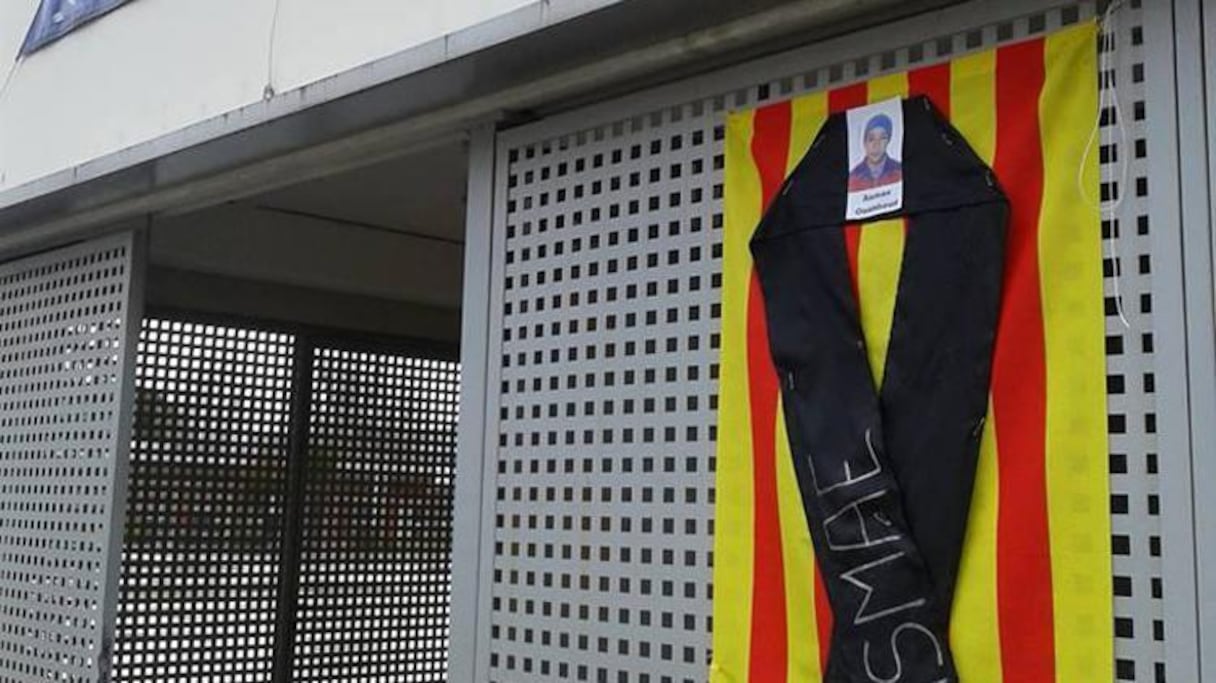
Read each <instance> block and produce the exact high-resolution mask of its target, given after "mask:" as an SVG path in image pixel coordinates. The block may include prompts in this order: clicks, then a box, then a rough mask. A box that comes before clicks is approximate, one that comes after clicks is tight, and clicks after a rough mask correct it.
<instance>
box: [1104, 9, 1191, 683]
mask: <svg viewBox="0 0 1216 683" xmlns="http://www.w3.org/2000/svg"><path fill="white" fill-rule="evenodd" d="M1143 26H1144V17H1143V11H1142V8H1141V7H1140V2H1138V1H1137V2H1131V3H1128V4H1127V5H1125V6H1124V7H1123V8H1122V9H1121V10H1120V11H1119V15H1118V17H1117V23H1116V28H1117V30H1118V35H1111V34H1108V35H1107V36H1106V40H1107V41H1108V42H1107V45H1113V47H1114V48H1115V49H1114V50H1113V51H1112V52H1111V53H1110V55H1111V56H1110V59H1109V65H1108V66H1109V73H1108V74H1107V78H1108V79H1109V80H1108V81H1107V82H1105V83H1103V85H1104V86H1107V87H1109V85H1110V83H1113V84H1114V85H1115V86H1116V87H1117V88H1118V94H1119V98H1120V105H1121V114H1122V118H1123V120H1122V125H1123V130H1124V133H1123V134H1120V131H1119V127H1118V124H1119V123H1120V122H1119V121H1118V120H1117V119H1116V115H1115V112H1114V109H1113V108H1112V107H1109V106H1108V107H1107V108H1106V109H1104V111H1103V112H1102V116H1103V124H1104V125H1103V127H1102V134H1101V139H1102V148H1101V152H1100V154H1101V156H1100V161H1101V169H1102V181H1103V184H1102V198H1103V200H1106V201H1107V202H1108V203H1107V204H1106V206H1111V205H1112V202H1113V201H1114V200H1115V199H1116V198H1118V197H1120V196H1121V197H1122V201H1121V202H1120V204H1119V206H1118V210H1117V213H1116V215H1115V216H1114V218H1113V220H1107V221H1104V222H1103V237H1104V238H1105V240H1104V246H1105V248H1106V250H1107V251H1106V254H1107V258H1106V260H1105V263H1104V269H1103V272H1104V273H1105V275H1106V280H1105V283H1106V295H1107V298H1106V314H1107V316H1106V331H1107V337H1106V354H1107V356H1106V357H1107V362H1106V364H1107V408H1108V411H1109V414H1110V419H1109V422H1108V429H1109V433H1110V472H1111V532H1112V534H1113V536H1112V539H1111V540H1112V549H1113V552H1114V591H1115V657H1116V660H1115V678H1116V679H1117V680H1127V681H1157V682H1161V681H1165V680H1167V677H1166V674H1167V671H1166V667H1165V662H1166V660H1165V648H1164V645H1163V642H1164V639H1165V610H1164V606H1163V603H1162V595H1163V589H1162V564H1161V518H1160V511H1161V483H1160V479H1159V476H1160V472H1161V468H1162V466H1163V464H1164V463H1170V464H1172V465H1173V466H1175V467H1179V466H1183V463H1182V461H1181V460H1182V458H1181V457H1178V458H1174V459H1172V460H1170V459H1166V460H1164V461H1163V459H1162V458H1160V457H1159V453H1158V450H1157V437H1156V431H1157V427H1156V425H1157V417H1156V397H1155V394H1156V380H1155V371H1156V363H1157V361H1156V358H1155V355H1154V346H1153V334H1154V319H1153V271H1154V270H1155V269H1158V268H1165V269H1171V268H1172V269H1177V268H1179V267H1180V265H1179V264H1177V263H1171V262H1168V261H1166V262H1162V261H1161V260H1158V259H1155V258H1154V254H1153V249H1152V238H1151V231H1152V228H1153V220H1152V216H1151V215H1150V211H1149V204H1148V191H1149V190H1148V188H1149V184H1148V178H1147V159H1148V154H1149V149H1148V137H1149V135H1148V126H1149V122H1148V121H1147V120H1146V107H1145V89H1144V73H1145V69H1144V62H1145V45H1144V29H1143ZM1100 82H1102V81H1100ZM1159 153H1160V152H1159ZM1125 163H1126V165H1127V166H1126V168H1127V174H1126V175H1127V178H1126V186H1122V187H1121V186H1119V180H1120V175H1121V169H1122V165H1123V164H1125ZM1116 257H1117V258H1116ZM1116 269H1117V272H1118V273H1119V278H1118V289H1117V291H1118V292H1119V293H1120V294H1121V297H1122V309H1123V312H1124V314H1125V316H1124V317H1126V319H1127V322H1128V323H1129V324H1130V327H1128V326H1125V325H1124V323H1123V321H1122V320H1120V318H1119V315H1118V312H1119V306H1118V302H1117V301H1116V299H1115V293H1116V282H1115V278H1114V277H1113V276H1114V274H1115V272H1116ZM1177 455H1179V456H1181V455H1182V454H1177ZM1180 635H1181V634H1180ZM1170 680H1172V679H1170Z"/></svg>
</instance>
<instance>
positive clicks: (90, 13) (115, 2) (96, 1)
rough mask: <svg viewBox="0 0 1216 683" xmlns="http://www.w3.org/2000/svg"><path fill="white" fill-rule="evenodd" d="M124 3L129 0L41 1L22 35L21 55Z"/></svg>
mask: <svg viewBox="0 0 1216 683" xmlns="http://www.w3.org/2000/svg"><path fill="white" fill-rule="evenodd" d="M125 2H129V0H42V3H41V4H39V5H38V14H36V15H34V23H33V24H32V25H31V26H30V30H29V33H27V34H25V42H24V43H22V45H21V54H23V55H28V54H29V53H31V52H33V51H34V50H37V49H38V48H40V47H42V46H43V45H46V44H48V43H51V42H54V41H56V40H58V39H60V38H62V37H63V36H65V35H66V34H68V33H69V32H70V31H72V29H75V28H76V27H77V26H80V25H81V24H84V23H85V22H88V21H90V20H92V19H96V18H97V17H100V16H101V15H103V14H105V13H106V12H109V11H110V10H112V9H114V8H115V7H118V6H119V5H121V4H123V3H125Z"/></svg>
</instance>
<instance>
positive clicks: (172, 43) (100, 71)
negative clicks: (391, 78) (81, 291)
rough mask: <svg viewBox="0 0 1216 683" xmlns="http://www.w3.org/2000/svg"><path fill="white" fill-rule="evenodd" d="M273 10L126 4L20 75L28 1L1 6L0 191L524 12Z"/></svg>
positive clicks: (220, 2) (450, 2)
mask: <svg viewBox="0 0 1216 683" xmlns="http://www.w3.org/2000/svg"><path fill="white" fill-rule="evenodd" d="M277 1H278V13H277V20H276V19H275V16H276V14H275V7H276V0H205V2H195V1H191V0H133V1H132V2H130V3H129V4H127V5H124V6H122V7H120V8H118V9H117V10H115V11H113V12H112V13H110V14H108V15H106V16H103V17H101V18H100V19H98V20H96V21H94V22H92V23H90V24H88V25H86V26H84V27H83V28H80V29H77V30H76V31H74V32H73V33H71V34H69V35H68V36H67V37H66V38H63V39H61V40H60V41H58V42H56V43H54V44H52V45H50V46H49V47H46V48H43V49H42V50H40V51H38V52H35V53H34V54H32V55H29V56H28V57H26V58H24V59H23V60H21V61H20V62H19V63H18V62H15V61H14V60H15V57H16V54H17V50H18V48H19V46H20V44H21V41H22V39H23V38H24V36H25V32H26V30H27V28H28V27H29V24H30V20H31V19H32V17H33V15H34V12H35V10H36V9H37V6H38V0H0V83H3V82H4V78H5V76H6V75H8V74H9V71H10V68H11V67H13V66H15V70H14V71H13V72H12V73H11V79H10V82H9V83H8V86H7V88H6V89H4V90H3V91H0V191H3V190H6V189H11V188H13V187H17V186H19V185H22V184H24V183H27V182H29V181H31V180H34V179H37V178H40V177H42V176H46V175H50V174H52V173H55V172H57V171H61V170H64V169H67V168H71V167H72V166H75V165H77V164H80V163H82V162H85V161H88V160H91V159H95V158H98V157H101V156H104V155H106V154H108V153H111V152H115V151H118V150H121V149H124V148H126V147H130V146H132V145H134V144H137V143H139V142H144V141H147V140H150V139H153V138H156V137H159V136H161V135H163V134H165V133H168V132H172V131H174V130H177V129H180V128H182V127H185V126H187V125H189V124H192V123H196V122H199V121H202V120H205V119H209V118H212V117H215V116H218V115H221V114H223V113H225V112H230V111H233V110H235V109H237V108H239V107H242V106H244V105H248V104H251V103H254V102H257V101H258V100H260V99H261V98H262V95H263V90H264V88H265V86H266V85H267V82H268V81H269V82H270V84H272V85H273V87H274V89H275V90H276V91H277V92H279V93H284V92H287V91H290V90H292V89H294V88H298V87H300V86H302V85H306V84H308V83H312V82H314V81H317V80H318V79H322V78H324V77H326V76H330V75H333V74H335V73H339V72H342V71H345V70H348V69H351V68H354V67H356V66H359V65H361V64H364V63H367V62H370V61H373V60H376V59H378V58H381V57H385V56H388V55H390V54H393V53H396V52H399V51H402V50H405V49H407V48H409V47H413V46H417V45H420V44H422V43H426V42H427V41H430V40H432V39H435V38H439V37H441V36H443V35H445V34H448V33H451V32H454V31H458V30H460V29H462V28H467V27H470V26H473V25H476V24H478V23H481V22H483V21H486V20H489V19H492V18H494V17H496V16H499V15H502V14H505V13H507V12H510V11H511V10H515V9H519V8H521V7H524V6H526V5H531V4H534V0H342V1H341V2H337V1H336V0H277ZM549 4H550V5H560V6H563V7H564V8H565V9H564V10H563V9H558V10H553V9H547V10H546V11H548V12H557V13H558V14H561V13H563V12H570V11H571V8H580V10H581V8H587V7H591V6H594V5H597V4H599V5H602V4H610V3H607V2H598V3H597V2H588V1H587V0H550V3H549ZM580 10H576V11H575V13H577V11H580ZM272 25H273V26H274V29H273V49H272Z"/></svg>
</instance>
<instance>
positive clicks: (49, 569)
mask: <svg viewBox="0 0 1216 683" xmlns="http://www.w3.org/2000/svg"><path fill="white" fill-rule="evenodd" d="M137 251H138V250H137V248H136V244H135V242H134V239H133V237H132V236H131V235H130V234H124V235H120V236H117V237H112V238H105V239H100V240H95V241H91V242H86V243H82V244H79V245H77V246H73V247H67V248H63V249H56V250H53V251H50V252H47V253H45V254H43V255H40V256H34V257H31V258H26V259H22V260H17V261H11V262H8V263H4V264H0V681H5V682H6V683H8V682H12V683H25V682H29V683H33V682H34V681H49V680H54V681H65V682H69V683H96V682H97V681H99V680H107V679H108V673H109V666H110V657H111V655H112V652H111V645H112V642H113V641H112V637H113V621H112V620H113V614H114V612H113V609H114V593H115V589H116V587H117V586H116V583H117V582H116V580H115V579H116V576H117V573H116V572H117V560H116V551H117V548H118V544H117V542H118V538H119V535H120V527H121V520H122V510H123V504H124V496H125V481H126V464H127V445H128V440H129V438H130V420H129V419H128V412H127V411H128V410H129V408H130V404H131V396H130V392H131V387H132V384H131V382H130V381H129V376H128V373H129V372H130V371H131V361H132V360H133V357H132V356H133V354H132V353H131V349H133V343H132V342H133V340H134V335H135V332H134V329H133V322H135V321H138V319H139V317H138V316H139V315H140V310H139V309H140V307H139V301H140V297H141V296H142V293H141V292H139V291H138V282H139V277H140V271H139V269H140V268H141V267H142V264H141V263H140V260H139V258H138V254H137Z"/></svg>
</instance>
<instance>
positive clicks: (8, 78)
mask: <svg viewBox="0 0 1216 683" xmlns="http://www.w3.org/2000/svg"><path fill="white" fill-rule="evenodd" d="M24 61H25V55H23V54H21V53H18V54H17V59H14V60H13V65H12V66H10V67H9V69H8V73H7V74H6V75H5V76H4V83H0V102H3V101H4V95H5V93H7V92H8V86H9V84H10V83H12V82H13V77H14V76H16V75H17V70H18V69H20V68H21V63H22V62H24Z"/></svg>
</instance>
